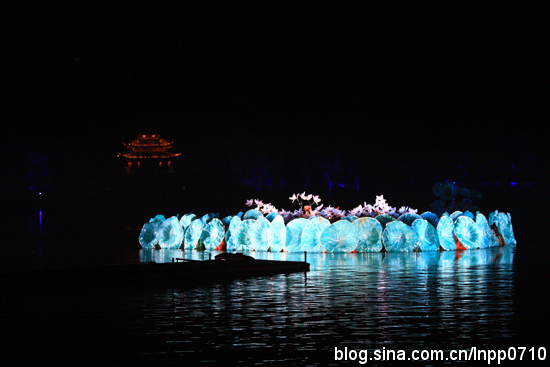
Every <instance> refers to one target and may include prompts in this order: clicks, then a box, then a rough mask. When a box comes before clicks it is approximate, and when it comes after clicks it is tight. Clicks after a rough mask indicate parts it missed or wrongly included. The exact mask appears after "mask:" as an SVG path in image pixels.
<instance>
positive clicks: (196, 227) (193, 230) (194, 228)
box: [183, 218, 204, 249]
mask: <svg viewBox="0 0 550 367" xmlns="http://www.w3.org/2000/svg"><path fill="white" fill-rule="evenodd" d="M203 228H204V222H203V221H202V220H201V219H200V218H197V219H195V220H194V221H192V222H191V224H190V225H188V226H187V229H186V230H185V232H184V234H183V248H184V249H194V248H195V247H197V245H198V243H199V240H200V238H201V234H202V229H203Z"/></svg>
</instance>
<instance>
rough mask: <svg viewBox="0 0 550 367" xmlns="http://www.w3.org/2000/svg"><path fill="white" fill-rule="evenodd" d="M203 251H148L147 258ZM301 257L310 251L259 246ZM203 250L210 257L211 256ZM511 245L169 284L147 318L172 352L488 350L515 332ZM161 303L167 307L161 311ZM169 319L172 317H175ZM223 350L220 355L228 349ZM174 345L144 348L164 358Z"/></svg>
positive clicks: (324, 354) (315, 356)
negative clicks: (184, 286)
mask: <svg viewBox="0 0 550 367" xmlns="http://www.w3.org/2000/svg"><path fill="white" fill-rule="evenodd" d="M190 255H194V256H200V255H198V254H197V253H193V252H187V253H185V254H183V253H182V252H181V251H150V250H147V251H142V252H141V258H142V260H143V261H150V260H156V261H163V260H167V259H169V258H171V257H181V256H187V257H189V256H190ZM253 255H254V256H255V257H257V258H269V259H281V260H284V259H286V260H303V257H304V255H303V254H270V253H253ZM203 256H204V255H203ZM513 257H514V252H513V249H512V248H505V249H499V248H497V249H487V250H479V251H467V252H462V253H454V252H443V253H440V252H433V253H429V252H426V253H408V254H390V253H386V254H382V253H373V254H308V255H307V260H308V261H309V262H310V263H311V271H310V272H309V273H307V274H303V273H299V274H291V275H277V276H271V277H263V278H256V279H246V280H240V281H234V282H230V283H227V284H217V285H213V286H211V287H205V288H199V289H193V290H180V289H178V288H177V287H176V288H174V290H164V291H162V292H158V293H154V294H151V295H150V297H147V298H144V304H143V307H144V314H143V317H144V320H143V321H142V322H143V323H144V324H147V325H150V326H151V327H152V328H153V330H154V331H153V333H154V334H155V335H156V338H159V339H161V340H162V341H163V342H165V343H166V345H167V346H170V348H169V350H170V353H171V357H170V358H172V357H173V358H178V357H181V358H184V359H187V358H190V359H193V360H197V361H223V360H224V359H225V358H229V357H231V358H236V359H240V360H249V361H250V362H252V361H254V362H255V363H259V364H260V365H261V364H263V363H269V362H273V361H280V362H283V361H287V362H291V363H296V364H308V363H313V364H314V363H316V362H319V363H323V364H331V363H336V362H335V361H334V348H335V347H337V348H340V349H343V348H345V347H347V348H348V349H356V350H358V349H370V350H373V349H382V348H384V347H385V348H387V349H405V350H413V349H435V348H437V349H446V350H450V349H458V348H469V347H470V346H474V345H475V346H477V347H479V348H483V347H485V348H487V347H490V346H492V345H495V344H501V345H502V344H506V342H507V341H508V340H511V339H513V338H514V336H515V334H514V332H513V331H512V330H511V329H510V323H511V320H512V319H513V317H514V307H513V300H514V282H513V279H514V265H513ZM160 310H163V312H159V311H160ZM167 316H168V317H167ZM222 351H223V353H222V354H220V352H222ZM164 353H166V351H159V352H158V353H154V352H146V358H151V359H154V358H161V355H163V354H164Z"/></svg>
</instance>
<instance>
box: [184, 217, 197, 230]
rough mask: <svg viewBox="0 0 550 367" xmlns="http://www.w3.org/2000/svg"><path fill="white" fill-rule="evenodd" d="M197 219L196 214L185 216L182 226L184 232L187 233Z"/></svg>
mask: <svg viewBox="0 0 550 367" xmlns="http://www.w3.org/2000/svg"><path fill="white" fill-rule="evenodd" d="M195 219H197V216H196V215H195V214H194V213H189V214H185V215H184V216H183V217H181V219H180V224H181V227H182V228H183V230H184V231H185V230H186V229H187V227H189V225H190V224H191V222H192V221H194V220H195Z"/></svg>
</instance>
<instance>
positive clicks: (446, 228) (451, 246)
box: [437, 215, 456, 251]
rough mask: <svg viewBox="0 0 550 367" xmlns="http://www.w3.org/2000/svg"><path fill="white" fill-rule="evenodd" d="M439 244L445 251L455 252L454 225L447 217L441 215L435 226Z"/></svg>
mask: <svg viewBox="0 0 550 367" xmlns="http://www.w3.org/2000/svg"><path fill="white" fill-rule="evenodd" d="M437 236H438V237H439V244H440V245H441V247H443V249H444V250H447V251H455V250H456V244H455V225H454V223H453V220H452V219H451V218H450V217H449V216H448V215H443V216H442V217H441V218H440V219H439V223H438V224H437Z"/></svg>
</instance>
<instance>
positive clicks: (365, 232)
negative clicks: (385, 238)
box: [353, 217, 383, 252]
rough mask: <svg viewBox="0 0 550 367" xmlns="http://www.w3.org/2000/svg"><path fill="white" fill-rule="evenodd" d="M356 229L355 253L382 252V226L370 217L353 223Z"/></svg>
mask: <svg viewBox="0 0 550 367" xmlns="http://www.w3.org/2000/svg"><path fill="white" fill-rule="evenodd" d="M353 225H354V226H355V228H356V229H357V234H358V238H359V240H358V243H357V247H356V248H355V250H356V251H357V252H380V251H381V250H382V246H383V245H382V232H383V229H382V225H381V224H380V222H379V221H377V220H376V219H374V218H370V217H362V218H359V219H357V220H356V221H355V222H353Z"/></svg>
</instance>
